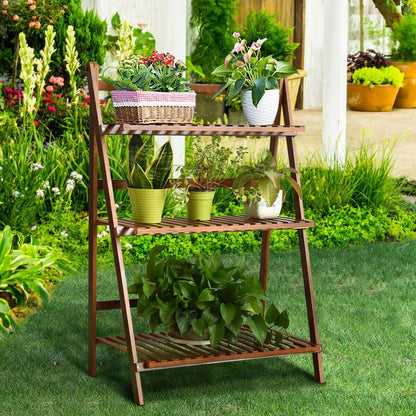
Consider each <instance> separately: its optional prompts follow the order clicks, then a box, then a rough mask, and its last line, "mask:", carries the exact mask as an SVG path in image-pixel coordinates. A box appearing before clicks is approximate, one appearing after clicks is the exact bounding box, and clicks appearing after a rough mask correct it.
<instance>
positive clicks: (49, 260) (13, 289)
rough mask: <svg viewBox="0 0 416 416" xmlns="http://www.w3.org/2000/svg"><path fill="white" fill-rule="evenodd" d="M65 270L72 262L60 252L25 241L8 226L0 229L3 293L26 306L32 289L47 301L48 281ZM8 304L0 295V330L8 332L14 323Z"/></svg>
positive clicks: (1, 284)
mask: <svg viewBox="0 0 416 416" xmlns="http://www.w3.org/2000/svg"><path fill="white" fill-rule="evenodd" d="M14 240H17V242H14ZM14 245H15V246H16V248H13V247H14ZM65 270H67V271H68V270H70V267H69V262H68V261H67V260H66V259H65V258H63V257H62V256H61V255H60V254H59V253H58V252H56V251H53V250H52V249H51V248H49V247H44V246H38V245H36V244H32V243H26V242H24V241H22V237H21V236H19V235H17V234H13V233H12V231H11V229H10V227H9V226H6V227H5V228H4V230H3V231H2V232H0V293H1V292H5V293H7V294H8V295H9V296H11V297H12V299H13V300H14V301H15V302H16V303H17V305H19V306H25V305H26V304H27V301H28V300H29V299H30V296H31V292H33V293H36V294H38V295H39V297H40V298H41V300H42V303H43V304H45V303H46V302H47V301H48V299H49V291H48V289H47V287H46V284H45V282H46V281H47V280H50V281H52V280H58V278H59V276H60V275H61V273H62V272H63V271H65ZM6 304H7V302H5V301H4V299H0V331H1V332H3V333H4V332H8V329H9V327H10V326H11V325H12V323H13V318H12V316H11V313H10V309H9V306H8V304H7V305H6Z"/></svg>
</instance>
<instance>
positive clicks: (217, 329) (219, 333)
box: [208, 321, 225, 347]
mask: <svg viewBox="0 0 416 416" xmlns="http://www.w3.org/2000/svg"><path fill="white" fill-rule="evenodd" d="M208 330H209V342H210V344H211V345H212V346H213V347H215V346H216V345H218V343H219V342H220V341H221V340H222V339H223V338H224V333H225V327H224V322H222V321H218V322H216V323H215V324H212V325H210V326H209V327H208Z"/></svg>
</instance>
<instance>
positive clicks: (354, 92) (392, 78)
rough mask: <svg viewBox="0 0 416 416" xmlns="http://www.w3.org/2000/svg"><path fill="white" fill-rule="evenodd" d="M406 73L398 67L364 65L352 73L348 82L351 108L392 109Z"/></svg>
mask: <svg viewBox="0 0 416 416" xmlns="http://www.w3.org/2000/svg"><path fill="white" fill-rule="evenodd" d="M403 77H404V74H403V73H402V72H400V71H399V69H398V68H396V67H394V66H392V65H390V66H387V67H381V68H376V67H370V68H368V67H363V68H359V69H357V70H356V71H354V72H353V74H352V82H349V83H348V84H347V104H348V106H349V108H350V109H351V110H358V111H391V109H392V108H393V105H394V101H395V99H396V96H397V93H398V91H399V88H400V87H402V86H403Z"/></svg>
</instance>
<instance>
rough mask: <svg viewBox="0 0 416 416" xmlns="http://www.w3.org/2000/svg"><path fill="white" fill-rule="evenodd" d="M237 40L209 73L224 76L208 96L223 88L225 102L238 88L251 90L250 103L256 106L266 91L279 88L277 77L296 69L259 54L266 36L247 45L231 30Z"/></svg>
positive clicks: (284, 76)
mask: <svg viewBox="0 0 416 416" xmlns="http://www.w3.org/2000/svg"><path fill="white" fill-rule="evenodd" d="M233 36H234V38H235V39H237V42H236V44H235V45H234V48H233V50H232V51H231V52H230V53H229V54H228V55H227V56H226V58H225V62H224V63H223V64H222V65H220V66H219V67H217V68H215V70H214V71H213V72H212V74H213V75H215V76H217V77H219V78H221V79H225V84H224V86H223V87H222V88H221V89H220V90H219V91H218V92H217V93H216V94H215V95H214V96H213V97H212V98H216V97H218V96H219V95H220V94H221V93H222V92H223V91H225V90H226V91H227V104H231V101H232V99H233V98H234V97H236V96H237V95H238V94H240V92H241V91H242V90H252V91H253V104H254V106H255V107H257V105H258V103H259V101H260V100H261V98H262V97H263V95H264V93H265V91H266V90H271V89H277V88H279V82H278V80H279V79H280V78H286V77H288V76H290V75H292V74H295V73H297V72H298V71H297V70H296V69H295V68H293V66H292V65H290V64H289V63H288V62H284V61H277V60H276V59H275V58H273V57H272V56H271V55H269V56H266V57H262V56H261V48H262V46H263V44H264V43H265V42H266V41H267V38H263V39H257V40H256V41H255V42H253V43H251V46H248V45H249V44H248V43H247V40H246V39H241V38H240V34H239V33H237V32H234V33H233Z"/></svg>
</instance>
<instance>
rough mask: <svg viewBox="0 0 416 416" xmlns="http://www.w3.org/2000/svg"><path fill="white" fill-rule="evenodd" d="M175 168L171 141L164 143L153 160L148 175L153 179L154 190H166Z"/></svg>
mask: <svg viewBox="0 0 416 416" xmlns="http://www.w3.org/2000/svg"><path fill="white" fill-rule="evenodd" d="M172 167H173V151H172V146H171V144H170V142H169V141H167V142H166V143H164V144H163V145H162V146H161V148H160V149H159V151H158V152H157V153H156V155H155V157H154V158H153V161H152V163H151V164H150V166H149V167H148V169H147V171H146V173H147V176H148V177H149V178H152V179H151V181H152V187H153V188H154V189H162V188H164V186H165V184H166V182H167V180H168V179H169V176H170V174H171V172H172Z"/></svg>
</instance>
